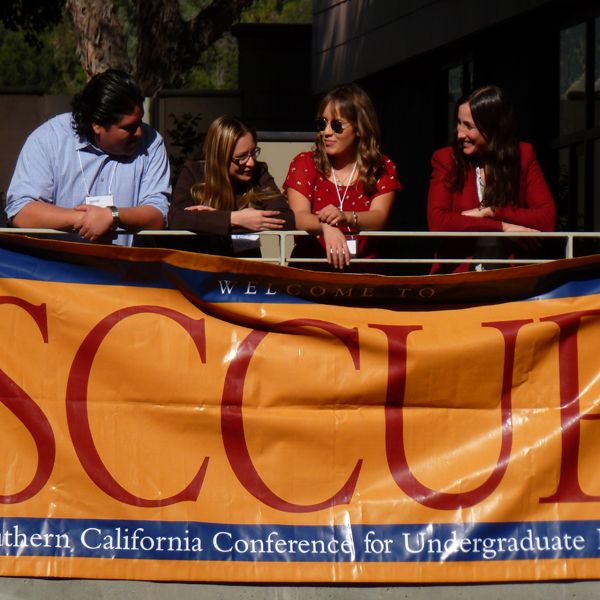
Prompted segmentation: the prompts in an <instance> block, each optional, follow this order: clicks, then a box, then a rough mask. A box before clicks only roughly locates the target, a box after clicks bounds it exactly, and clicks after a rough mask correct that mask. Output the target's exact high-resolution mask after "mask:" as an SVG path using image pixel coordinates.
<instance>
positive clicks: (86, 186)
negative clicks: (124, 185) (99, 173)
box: [77, 149, 117, 196]
mask: <svg viewBox="0 0 600 600" xmlns="http://www.w3.org/2000/svg"><path fill="white" fill-rule="evenodd" d="M77 157H78V158H79V166H80V167H81V176H82V177H83V185H84V186H85V191H86V192H87V195H88V196H91V193H90V188H89V187H88V184H87V181H86V180H85V173H84V172H83V164H82V162H81V152H80V150H79V149H78V150H77ZM116 170H117V161H116V160H115V166H114V168H113V172H112V175H111V176H110V182H109V184H108V195H109V196H112V184H113V179H114V177H115V171H116Z"/></svg>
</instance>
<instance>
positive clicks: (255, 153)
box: [231, 146, 260, 167]
mask: <svg viewBox="0 0 600 600" xmlns="http://www.w3.org/2000/svg"><path fill="white" fill-rule="evenodd" d="M259 156H260V148H259V147H258V146H257V147H256V148H254V150H252V152H248V154H242V155H241V156H233V157H232V158H231V162H232V163H234V164H236V165H237V166H238V167H243V166H244V165H247V164H248V161H249V160H250V159H251V158H253V159H254V160H256V159H257V158H258V157H259Z"/></svg>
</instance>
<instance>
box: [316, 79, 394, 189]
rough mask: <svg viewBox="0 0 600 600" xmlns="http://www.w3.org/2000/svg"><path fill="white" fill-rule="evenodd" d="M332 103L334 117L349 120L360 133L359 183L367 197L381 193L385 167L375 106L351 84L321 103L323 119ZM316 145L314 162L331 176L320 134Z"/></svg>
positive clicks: (336, 89) (337, 88)
mask: <svg viewBox="0 0 600 600" xmlns="http://www.w3.org/2000/svg"><path fill="white" fill-rule="evenodd" d="M329 104H331V113H332V115H333V116H334V117H341V118H343V119H345V120H346V121H348V123H350V125H352V127H353V128H354V131H356V133H357V134H358V138H357V139H358V147H357V149H356V162H357V165H358V181H360V183H361V184H362V186H363V188H364V189H365V191H366V192H367V194H374V193H375V192H376V191H377V174H378V172H379V170H380V169H381V167H382V166H383V156H382V154H381V151H380V150H379V144H380V133H379V124H378V122H377V114H376V113H375V108H374V106H373V103H372V102H371V99H370V98H369V96H367V94H366V93H365V91H364V90H363V89H362V88H360V87H358V86H357V85H355V84H350V85H341V86H339V87H336V88H335V89H333V90H331V92H329V94H327V96H325V98H323V100H321V104H320V105H319V117H321V116H323V113H324V112H325V109H326V108H327V106H328V105H329ZM315 146H316V148H315V156H314V161H315V165H316V167H317V171H318V172H319V173H321V175H323V176H325V177H330V176H331V164H330V163H329V158H328V157H327V152H326V150H325V144H324V143H323V138H322V137H321V136H320V135H319V136H318V137H317V139H316V140H315Z"/></svg>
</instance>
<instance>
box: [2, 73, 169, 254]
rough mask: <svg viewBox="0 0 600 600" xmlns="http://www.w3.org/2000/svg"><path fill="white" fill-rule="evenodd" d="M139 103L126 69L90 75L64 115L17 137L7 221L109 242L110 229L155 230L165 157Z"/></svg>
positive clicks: (162, 201) (163, 211) (164, 200)
mask: <svg viewBox="0 0 600 600" xmlns="http://www.w3.org/2000/svg"><path fill="white" fill-rule="evenodd" d="M143 103H144V91H143V89H142V87H141V86H140V84H139V83H138V82H137V80H136V79H135V78H134V77H133V76H131V75H129V74H128V73H125V72H123V71H118V70H114V69H109V70H108V71H105V72H104V73H100V74H98V75H95V76H94V77H92V79H90V81H89V82H88V83H87V85H86V86H85V88H84V89H83V90H82V92H81V93H80V94H78V95H76V96H75V98H74V99H73V112H72V113H67V114H63V115H59V116H57V117H54V118H53V119H50V120H49V121H48V122H46V123H44V125H42V126H41V127H38V128H37V129H36V130H35V131H34V132H33V133H32V134H31V135H30V136H29V138H28V139H27V141H26V142H25V145H24V146H23V149H22V150H21V154H20V156H19V160H18V162H17V166H16V168H15V172H14V175H13V178H12V181H11V183H10V186H9V188H8V193H7V202H6V214H7V216H8V218H9V219H10V220H11V222H12V224H13V225H14V226H15V227H30V228H42V229H61V230H68V231H70V230H74V231H76V232H78V234H79V236H81V238H82V239H85V240H89V241H92V242H94V241H99V242H101V241H104V242H107V241H110V240H111V238H113V237H114V232H115V231H116V230H117V229H119V230H125V231H136V230H138V231H139V230H142V229H163V228H164V227H165V225H166V219H167V212H168V207H169V201H170V196H171V186H170V183H169V180H170V172H169V161H168V158H167V153H166V151H165V146H164V142H163V139H162V138H161V136H160V135H159V133H158V132H157V131H155V130H154V129H153V128H152V127H150V126H149V125H146V124H144V123H142V117H143V116H144V109H143ZM123 237H128V238H131V236H123ZM121 243H123V242H121Z"/></svg>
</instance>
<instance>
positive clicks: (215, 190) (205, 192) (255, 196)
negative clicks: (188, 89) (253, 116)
mask: <svg viewBox="0 0 600 600" xmlns="http://www.w3.org/2000/svg"><path fill="white" fill-rule="evenodd" d="M248 133H249V134H251V135H252V138H253V139H254V144H255V145H256V132H255V131H254V129H252V128H251V127H248V126H247V125H245V124H244V123H242V122H241V121H240V120H238V119H236V118H235V117H231V116H229V115H224V116H222V117H219V118H218V119H216V120H215V121H213V123H212V125H211V126H210V128H209V129H208V133H207V134H206V139H205V140H204V145H203V147H202V152H201V154H200V156H201V157H204V159H205V161H206V162H205V164H204V183H196V184H194V185H193V186H192V189H191V191H190V193H191V195H192V199H193V200H194V204H204V205H206V206H211V207H212V208H216V209H217V210H232V211H233V210H242V209H243V208H246V207H248V206H251V207H252V208H262V207H263V206H264V202H265V201H266V200H268V199H270V198H274V197H276V196H277V195H279V194H277V193H275V192H274V191H272V190H262V189H261V188H260V187H259V185H258V181H257V169H256V168H255V169H254V173H253V175H252V181H250V182H249V183H248V190H247V191H246V193H245V194H244V195H243V196H242V197H241V199H240V200H239V201H238V202H236V200H235V192H234V189H233V186H232V184H231V179H230V177H229V165H230V164H231V159H232V158H233V152H234V150H235V145H236V144H237V142H238V140H239V139H240V138H241V137H242V136H244V135H246V134H248Z"/></svg>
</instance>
